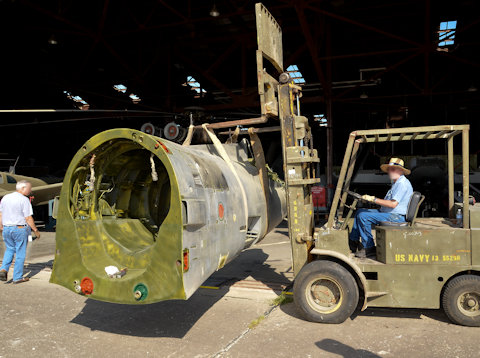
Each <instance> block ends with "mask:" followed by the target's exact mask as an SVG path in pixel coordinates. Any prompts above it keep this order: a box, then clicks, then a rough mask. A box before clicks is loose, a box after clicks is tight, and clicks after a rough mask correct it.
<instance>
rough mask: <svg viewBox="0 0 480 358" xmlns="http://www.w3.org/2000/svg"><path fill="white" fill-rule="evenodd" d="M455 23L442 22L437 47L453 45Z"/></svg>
mask: <svg viewBox="0 0 480 358" xmlns="http://www.w3.org/2000/svg"><path fill="white" fill-rule="evenodd" d="M456 29H457V21H456V20H454V21H442V22H441V23H440V26H439V30H438V41H439V42H438V47H445V46H451V45H453V44H454V43H455V31H456Z"/></svg>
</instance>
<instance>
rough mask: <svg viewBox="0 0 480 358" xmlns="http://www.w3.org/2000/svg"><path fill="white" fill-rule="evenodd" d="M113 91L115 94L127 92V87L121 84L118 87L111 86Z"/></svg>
mask: <svg viewBox="0 0 480 358" xmlns="http://www.w3.org/2000/svg"><path fill="white" fill-rule="evenodd" d="M113 89H114V90H115V91H117V92H122V93H125V92H127V86H125V85H122V84H121V83H120V84H118V85H113Z"/></svg>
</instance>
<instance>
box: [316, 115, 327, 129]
mask: <svg viewBox="0 0 480 358" xmlns="http://www.w3.org/2000/svg"><path fill="white" fill-rule="evenodd" d="M313 120H314V121H315V122H318V124H319V125H320V127H326V126H327V124H328V121H327V117H325V114H314V115H313Z"/></svg>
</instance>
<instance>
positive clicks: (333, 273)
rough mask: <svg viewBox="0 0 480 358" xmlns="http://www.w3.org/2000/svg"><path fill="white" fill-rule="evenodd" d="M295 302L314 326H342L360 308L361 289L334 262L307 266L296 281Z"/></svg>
mask: <svg viewBox="0 0 480 358" xmlns="http://www.w3.org/2000/svg"><path fill="white" fill-rule="evenodd" d="M293 295H294V302H295V305H296V306H297V309H298V310H299V311H300V313H301V314H302V316H303V317H304V318H305V319H307V320H309V321H312V322H320V323H342V322H344V321H345V320H346V319H347V318H348V317H350V316H351V315H352V313H353V312H354V311H355V308H356V307H357V304H358V299H359V293H358V285H357V282H356V281H355V278H354V277H353V276H352V274H351V273H350V272H349V271H348V270H347V269H345V268H344V267H343V266H341V265H339V264H337V263H336V262H333V261H326V260H318V261H313V262H310V263H309V264H307V265H305V266H304V267H303V268H302V269H301V270H300V272H299V274H298V276H297V277H296V278H295V283H294V286H293Z"/></svg>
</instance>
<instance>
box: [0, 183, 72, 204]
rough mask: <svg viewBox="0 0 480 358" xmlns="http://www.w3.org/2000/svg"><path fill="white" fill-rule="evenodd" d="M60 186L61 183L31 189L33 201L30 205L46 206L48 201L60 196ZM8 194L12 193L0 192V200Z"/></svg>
mask: <svg viewBox="0 0 480 358" xmlns="http://www.w3.org/2000/svg"><path fill="white" fill-rule="evenodd" d="M62 184H63V183H55V184H46V185H40V186H35V187H33V188H32V196H33V197H34V199H33V201H32V205H44V204H47V203H48V201H49V200H51V199H53V198H55V197H56V196H57V195H60V190H61V189H62ZM10 193H13V191H7V190H0V199H1V198H3V197H4V196H5V195H7V194H10Z"/></svg>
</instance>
